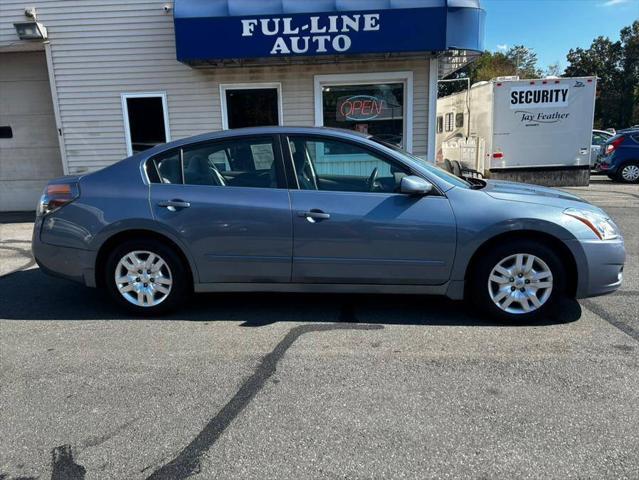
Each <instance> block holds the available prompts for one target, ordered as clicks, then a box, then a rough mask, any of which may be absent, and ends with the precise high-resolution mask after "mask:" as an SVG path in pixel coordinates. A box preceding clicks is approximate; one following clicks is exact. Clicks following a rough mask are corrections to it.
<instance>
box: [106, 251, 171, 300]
mask: <svg viewBox="0 0 639 480" xmlns="http://www.w3.org/2000/svg"><path fill="white" fill-rule="evenodd" d="M115 284H116V286H117V288H118V291H119V292H120V294H121V295H122V296H123V297H124V298H125V299H126V300H127V301H128V302H130V303H132V304H133V305H136V306H138V307H154V306H156V305H159V304H160V303H162V302H163V301H164V300H166V299H167V298H168V296H169V294H170V293H171V288H172V286H173V277H172V275H171V269H170V268H169V266H168V264H167V263H166V262H165V261H164V259H163V258H162V257H160V256H159V255H158V254H156V253H153V252H148V251H144V250H135V251H133V252H129V253H127V254H126V255H124V256H123V257H122V258H121V259H120V261H119V262H118V264H117V266H116V267H115Z"/></svg>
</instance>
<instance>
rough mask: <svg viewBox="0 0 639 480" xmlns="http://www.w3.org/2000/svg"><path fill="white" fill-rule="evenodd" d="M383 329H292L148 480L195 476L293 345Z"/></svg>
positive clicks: (355, 326)
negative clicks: (316, 336) (306, 338)
mask: <svg viewBox="0 0 639 480" xmlns="http://www.w3.org/2000/svg"><path fill="white" fill-rule="evenodd" d="M383 328H384V327H383V326H382V325H358V324H351V323H338V324H326V325H300V326H297V327H294V328H292V329H291V330H290V331H289V332H288V333H287V334H286V335H285V336H284V338H283V339H282V340H280V342H279V343H278V344H277V345H276V346H275V348H274V349H273V350H272V351H271V352H270V353H269V354H267V355H266V356H264V357H263V358H262V360H261V362H260V364H259V365H258V366H257V368H256V369H255V371H254V372H253V374H252V375H251V376H250V377H248V378H247V379H246V380H245V381H244V383H243V384H242V386H241V387H240V388H239V390H238V391H237V392H236V393H235V395H234V396H233V398H231V400H229V401H228V403H227V404H226V405H224V407H222V409H221V410H220V411H219V412H218V413H217V415H215V417H213V418H212V419H211V420H210V421H209V422H208V423H207V424H206V426H205V427H204V428H203V429H202V431H201V432H200V433H199V434H198V435H197V436H196V437H195V438H194V439H193V440H192V441H191V443H189V444H188V445H187V446H186V447H185V448H184V449H183V450H182V451H181V452H180V453H179V454H178V455H177V456H176V457H175V458H174V459H173V460H171V461H170V462H169V463H167V464H165V465H164V466H162V467H160V468H159V469H157V470H156V471H155V472H153V473H152V474H151V475H150V476H149V477H148V478H147V480H169V479H170V480H179V479H184V478H187V477H189V476H191V475H193V474H194V473H197V472H198V471H199V468H200V459H201V458H202V455H204V454H205V453H206V452H207V451H208V450H209V449H210V448H211V447H212V446H213V444H214V443H215V442H216V441H217V440H218V439H219V438H220V436H221V435H222V433H224V431H225V430H226V429H227V428H228V427H229V425H230V424H231V423H232V422H233V420H235V418H236V417H237V416H238V415H239V414H240V413H241V412H242V410H244V409H245V408H246V406H247V405H248V404H249V403H250V402H251V400H253V398H254V397H255V396H256V395H257V393H258V392H259V391H260V390H261V389H262V388H263V387H264V384H265V383H266V381H267V380H268V379H269V378H270V377H271V376H272V375H273V374H274V373H275V371H276V369H277V364H278V362H279V361H280V360H281V358H282V357H283V356H284V354H285V353H286V351H287V350H288V349H289V348H290V347H291V345H293V343H295V341H296V340H297V339H298V338H299V337H301V336H302V335H304V334H305V333H311V332H327V331H332V330H380V329H383Z"/></svg>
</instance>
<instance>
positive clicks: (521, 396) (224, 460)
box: [0, 179, 639, 480]
mask: <svg viewBox="0 0 639 480" xmlns="http://www.w3.org/2000/svg"><path fill="white" fill-rule="evenodd" d="M569 190H570V191H573V192H576V193H578V194H579V195H581V196H583V197H585V198H586V199H588V200H590V201H592V202H593V203H595V204H597V205H599V206H602V207H604V208H605V209H606V210H607V211H608V212H609V213H610V214H611V215H612V216H613V217H614V218H615V220H616V221H617V222H618V223H619V225H620V226H621V229H622V231H623V233H624V235H625V238H626V242H627V244H626V248H627V252H628V259H627V265H626V269H625V282H624V284H623V287H622V289H621V290H620V291H619V292H617V293H616V294H614V295H611V296H608V297H601V298H595V299H588V300H584V301H580V302H579V303H577V302H566V303H565V305H564V307H563V310H562V311H563V313H562V316H561V318H559V319H555V320H553V321H548V322H544V323H539V324H533V325H512V324H499V323H495V322H492V321H491V320H490V319H487V318H481V317H477V316H475V315H473V314H472V312H468V311H466V309H465V307H464V306H463V305H462V304H460V303H455V302H450V301H447V300H444V299H442V298H436V297H433V298H421V297H410V296H388V297H374V296H352V295H342V296H340V295H317V296H309V295H262V294H234V295H200V296H197V297H194V298H193V299H192V301H191V303H190V305H189V306H188V307H186V308H184V309H183V310H181V311H180V312H178V313H176V314H173V315H171V316H169V317H167V318H162V319H158V320H139V319H131V318H128V317H126V316H124V315H122V313H121V312H119V311H118V310H116V309H114V308H113V307H112V306H111V305H110V303H109V302H108V301H107V300H106V298H105V297H103V296H102V295H100V293H99V292H97V291H95V290H91V289H87V288H84V287H82V286H78V285H75V284H73V283H69V282H67V281H64V280H58V279H54V278H50V277H47V276H45V275H44V274H42V273H41V272H40V271H39V270H38V269H37V267H35V266H34V264H33V261H32V259H31V257H30V254H29V248H30V245H29V239H30V235H31V225H30V224H29V223H27V222H20V221H19V220H20V219H19V218H15V219H13V220H14V222H12V223H5V224H1V225H0V274H2V275H3V276H2V277H0V332H1V334H0V480H9V479H22V480H25V479H35V478H37V479H49V478H51V479H52V480H62V479H65V480H71V479H72V480H76V479H85V478H86V479H182V478H187V477H189V478H202V479H206V478H241V479H250V478H256V479H257V478H260V479H262V478H296V479H297V478H327V479H333V478H349V479H360V478H505V479H506V478H508V479H511V478H562V479H564V478H615V479H618V478H639V455H637V452H639V409H638V408H637V405H638V404H639V348H638V347H639V343H638V342H639V313H638V310H639V256H638V255H639V215H638V213H639V188H638V187H637V186H626V185H618V184H614V183H612V182H609V181H608V180H607V179H605V180H603V179H594V180H593V183H592V184H591V186H590V187H587V188H572V189H569Z"/></svg>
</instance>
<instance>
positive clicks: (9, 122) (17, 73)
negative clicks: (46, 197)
mask: <svg viewBox="0 0 639 480" xmlns="http://www.w3.org/2000/svg"><path fill="white" fill-rule="evenodd" d="M60 175H62V163H61V160H60V147H59V144H58V137H57V131H56V126H55V117H54V114H53V102H52V101H51V89H50V87H49V77H48V75H47V62H46V58H45V55H44V52H19V53H2V54H0V211H5V212H6V211H21V210H34V209H35V206H36V203H37V201H38V198H39V196H40V194H41V193H42V188H43V187H44V185H45V184H46V181H47V180H48V179H50V178H53V177H58V176H60Z"/></svg>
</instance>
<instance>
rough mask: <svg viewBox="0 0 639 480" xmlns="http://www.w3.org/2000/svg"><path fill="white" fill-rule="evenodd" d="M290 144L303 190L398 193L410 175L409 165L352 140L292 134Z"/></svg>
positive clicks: (299, 182)
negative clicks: (400, 163)
mask: <svg viewBox="0 0 639 480" xmlns="http://www.w3.org/2000/svg"><path fill="white" fill-rule="evenodd" d="M288 144H289V148H290V152H291V157H292V159H293V164H294V166H295V172H296V175H297V180H298V184H299V186H300V189H302V190H328V191H339V192H376V193H394V192H397V191H399V184H400V182H401V179H402V177H404V176H405V175H407V174H409V172H408V170H407V169H406V168H405V167H403V166H400V165H396V164H394V163H391V162H389V161H388V160H386V159H385V158H383V157H380V156H378V155H376V154H374V153H371V152H370V151H369V150H367V149H365V148H363V147H360V146H358V145H355V144H352V143H348V142H342V141H338V140H329V139H323V138H313V137H290V138H289V140H288Z"/></svg>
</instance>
